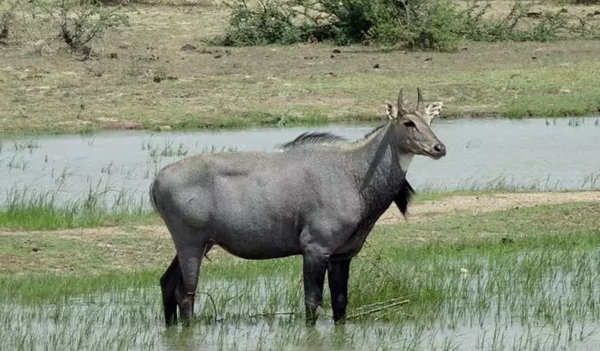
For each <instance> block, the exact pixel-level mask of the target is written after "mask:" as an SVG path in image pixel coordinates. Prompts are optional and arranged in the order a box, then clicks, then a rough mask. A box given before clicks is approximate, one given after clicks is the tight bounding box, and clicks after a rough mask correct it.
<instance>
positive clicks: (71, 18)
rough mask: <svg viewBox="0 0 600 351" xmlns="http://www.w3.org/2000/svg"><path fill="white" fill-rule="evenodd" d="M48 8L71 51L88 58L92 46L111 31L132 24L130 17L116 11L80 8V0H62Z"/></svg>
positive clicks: (82, 6)
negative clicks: (129, 20)
mask: <svg viewBox="0 0 600 351" xmlns="http://www.w3.org/2000/svg"><path fill="white" fill-rule="evenodd" d="M44 9H45V10H46V12H47V13H48V14H49V15H50V17H51V18H52V20H53V22H54V24H55V25H56V26H57V27H58V30H59V36H60V38H61V39H62V40H63V41H64V43H65V44H67V46H68V47H69V49H71V51H73V52H77V53H83V54H86V55H89V54H90V52H91V47H90V45H91V43H92V42H93V41H96V40H100V39H101V38H102V37H103V36H104V34H105V33H106V31H107V30H109V29H111V28H114V27H118V26H122V25H127V24H128V23H129V22H128V19H129V18H128V16H127V15H125V14H123V13H120V12H117V10H115V9H108V8H102V7H97V6H94V5H90V4H87V5H86V4H82V5H80V1H79V0H59V1H57V2H55V3H53V5H51V7H44Z"/></svg>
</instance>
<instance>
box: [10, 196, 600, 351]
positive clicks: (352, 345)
mask: <svg viewBox="0 0 600 351" xmlns="http://www.w3.org/2000/svg"><path fill="white" fill-rule="evenodd" d="M598 210H600V205H599V204H598V203H572V204H564V205H559V206H542V207H536V208H529V209H512V210H508V211H499V212H492V213H488V214H484V215H479V216H476V217H474V216H473V215H472V214H458V215H448V216H444V217H442V218H439V219H436V220H431V221H424V222H416V223H407V224H398V225H392V226H378V227H376V229H375V230H374V232H373V233H372V236H371V237H370V239H369V242H368V244H367V246H366V247H365V248H364V250H363V252H362V253H361V254H360V256H359V257H358V258H356V259H355V260H354V262H353V266H352V272H351V273H352V277H351V290H350V291H351V296H350V297H351V302H350V306H351V308H350V315H353V314H354V315H355V316H356V317H355V318H352V321H351V322H350V323H349V324H348V325H347V326H346V328H345V330H344V331H341V334H338V333H333V330H330V329H332V327H331V326H330V325H329V324H328V322H326V321H321V322H320V323H319V327H318V328H317V330H315V331H312V332H311V331H310V330H307V329H305V328H304V327H303V326H302V313H303V308H302V295H301V291H302V290H301V285H302V284H301V278H300V273H299V272H300V266H301V265H300V260H299V259H298V258H290V259H283V260H270V261H264V262H257V261H242V260H238V259H233V258H231V257H230V256H228V255H225V254H224V253H222V252H215V253H213V254H210V255H209V257H211V260H210V261H207V262H206V263H205V265H204V266H203V267H204V268H203V271H202V283H201V286H200V288H199V290H200V291H204V292H207V293H208V294H210V297H209V296H208V295H206V294H200V295H199V299H200V304H199V306H198V312H199V321H200V323H199V324H198V325H196V326H194V327H192V328H191V329H190V330H188V331H187V332H185V331H179V330H175V331H171V332H172V333H164V332H162V321H161V315H160V313H161V306H160V297H159V291H158V288H157V286H156V283H157V278H158V276H159V275H160V272H161V271H162V269H164V268H165V267H166V265H167V264H168V262H169V260H170V258H171V257H172V254H173V252H172V248H171V246H170V242H168V240H169V239H168V238H166V237H165V236H164V233H163V234H159V233H155V232H152V231H148V230H145V229H144V228H143V227H137V228H135V229H134V228H133V227H132V228H119V229H115V231H114V233H112V234H110V235H105V236H103V237H98V236H94V235H93V231H87V232H85V231H83V230H82V231H79V232H78V231H66V232H61V233H60V234H59V235H57V233H56V232H55V233H45V232H39V233H11V234H6V233H5V234H2V240H3V242H4V243H5V245H2V247H1V248H0V250H1V251H0V258H1V260H2V266H3V272H2V273H0V291H2V294H1V296H2V299H1V302H0V306H1V307H0V310H2V311H3V313H2V314H1V315H2V323H0V336H2V338H3V340H4V345H5V346H6V345H8V346H7V347H9V346H10V349H14V350H24V349H28V348H29V347H30V346H32V345H41V344H44V343H46V344H45V345H46V346H47V347H49V348H50V349H59V348H60V349H63V348H65V347H66V348H67V349H76V348H77V347H78V348H79V349H81V348H93V349H100V350H105V349H106V350H108V349H111V350H114V349H128V348H129V349H131V348H140V349H159V350H167V349H189V348H190V347H192V345H195V347H198V345H202V346H204V347H208V348H214V349H217V350H225V349H227V350H235V349H248V348H252V349H255V348H256V349H258V348H263V349H270V348H276V349H282V350H283V349H295V348H304V347H313V348H314V347H317V346H315V345H314V343H315V342H316V343H317V345H318V347H319V348H320V349H344V350H361V349H364V348H365V347H367V346H369V345H370V346H369V347H372V346H373V345H378V348H379V349H382V350H395V349H414V350H417V349H423V348H426V349H432V350H433V349H437V350H452V349H457V347H459V345H462V347H470V345H475V346H479V348H480V349H484V350H508V349H511V350H515V349H516V350H532V349H540V350H541V349H543V350H559V349H564V348H565V347H566V348H568V349H585V346H586V345H593V344H590V342H595V341H597V340H598V339H597V338H598V337H599V335H598V333H597V320H598V316H600V302H599V301H600V295H598V289H597V288H596V286H597V284H596V282H597V279H598V278H599V277H598V272H600V270H598V255H599V252H598V249H597V248H598V244H600V241H599V240H600V235H598V234H600V233H599V232H598V228H599V224H600V223H599V222H598V221H599V220H598V218H597V216H595V214H596V213H598ZM32 239H33V240H37V241H38V243H40V244H41V245H40V250H38V251H36V252H32V251H31V249H30V248H27V247H23V245H24V243H25V242H27V240H32ZM19 260H20V261H21V262H22V264H21V265H19V264H17V265H14V262H15V261H19ZM11 267H12V268H11ZM211 299H212V300H213V301H214V304H213V302H211ZM391 299H396V300H394V301H399V300H401V301H404V300H408V302H407V303H405V304H402V305H399V306H396V307H389V308H383V309H380V310H379V311H375V309H374V308H373V305H372V304H373V303H376V302H381V301H390V300H391ZM328 306H329V302H328V301H327V302H326V309H325V310H326V313H329V312H328V311H329V310H328ZM384 306H385V304H384ZM283 312H285V314H277V313H283ZM360 313H363V314H362V315H361V316H358V315H359V314H360ZM215 318H216V319H217V320H220V321H221V322H214V319H215ZM324 319H325V320H326V318H324ZM39 323H49V324H50V328H49V329H46V328H44V327H35V325H38V324H39ZM11 325H12V327H13V328H16V329H12V330H13V332H9V330H11ZM108 325H111V326H113V327H115V328H116V330H113V329H112V328H111V329H106V326H108ZM31 328H37V329H36V333H27V330H31ZM14 330H17V332H14ZM117 330H118V332H117ZM99 331H102V332H101V333H102V335H100V334H98V333H99ZM315 333H316V334H315ZM465 333H466V334H467V335H472V337H473V338H476V339H477V340H473V338H471V339H464V338H462V337H461V335H465ZM61 335H68V336H69V337H68V338H67V337H65V336H61ZM134 335H143V336H141V337H134ZM586 343H587V344H586ZM73 345H76V346H73ZM311 345H312V346H311ZM411 345H412V346H411ZM536 345H537V346H536ZM475 346H473V347H475ZM582 347H583V348H582Z"/></svg>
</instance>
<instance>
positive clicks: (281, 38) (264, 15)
mask: <svg viewBox="0 0 600 351" xmlns="http://www.w3.org/2000/svg"><path fill="white" fill-rule="evenodd" d="M229 6H230V7H231V8H232V13H231V17H230V19H229V28H228V30H227V32H226V34H225V36H224V37H223V38H222V40H221V41H222V42H221V44H222V45H226V46H246V45H267V44H293V43H297V42H299V41H300V40H301V34H300V29H299V28H298V27H297V26H295V25H294V24H293V23H292V20H293V17H294V15H293V13H292V12H291V11H289V9H287V8H286V7H285V6H281V4H279V3H278V2H275V1H271V0H264V1H259V3H258V4H256V6H250V5H248V3H247V2H246V1H238V2H237V3H233V4H229Z"/></svg>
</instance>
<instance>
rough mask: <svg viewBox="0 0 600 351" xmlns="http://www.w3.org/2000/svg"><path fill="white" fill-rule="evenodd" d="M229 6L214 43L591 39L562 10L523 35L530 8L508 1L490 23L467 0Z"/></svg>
mask: <svg viewBox="0 0 600 351" xmlns="http://www.w3.org/2000/svg"><path fill="white" fill-rule="evenodd" d="M599 1H600V0H599ZM229 6H230V7H231V9H232V13H231V18H230V26H229V28H228V29H227V32H226V35H225V36H224V37H223V38H220V39H219V40H218V41H217V42H218V44H221V45H264V44H292V43H297V42H302V41H307V40H317V41H333V42H334V43H336V44H351V43H380V44H388V45H389V44H391V45H401V46H404V47H407V48H420V49H424V50H427V49H434V50H454V49H456V48H457V46H458V45H459V43H460V41H461V39H462V38H466V39H469V40H476V41H507V40H515V41H548V40H554V39H557V38H560V37H561V36H562V35H563V34H569V35H576V36H581V37H594V36H597V28H594V27H592V26H591V22H589V21H587V20H586V19H585V18H576V19H574V18H573V17H571V16H570V15H568V14H567V12H565V11H557V12H547V13H545V14H543V15H542V14H539V15H538V14H537V13H536V16H538V17H540V18H538V19H536V20H535V21H534V22H533V24H532V25H531V24H530V25H528V26H525V29H524V28H523V26H521V24H522V23H521V22H522V20H523V19H525V18H527V17H528V15H529V9H530V8H529V7H530V4H529V3H525V2H522V1H517V2H515V4H514V6H513V8H512V9H511V11H510V13H509V14H508V15H507V16H506V17H504V18H502V19H500V20H492V21H490V20H489V19H484V15H485V14H486V11H487V10H488V9H489V6H484V7H479V4H478V3H477V2H473V3H472V4H471V5H470V6H468V7H467V8H466V9H461V8H459V6H458V5H457V4H456V3H453V2H451V1H448V0H288V1H286V2H282V1H276V0H262V1H258V3H257V4H256V3H255V6H251V5H249V3H248V2H247V0H235V1H234V2H233V3H229ZM571 23H578V25H575V26H574V25H573V24H571Z"/></svg>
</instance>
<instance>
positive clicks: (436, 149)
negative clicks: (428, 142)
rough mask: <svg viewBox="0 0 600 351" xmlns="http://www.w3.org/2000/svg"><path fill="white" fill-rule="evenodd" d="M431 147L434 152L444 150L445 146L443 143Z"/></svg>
mask: <svg viewBox="0 0 600 351" xmlns="http://www.w3.org/2000/svg"><path fill="white" fill-rule="evenodd" d="M433 149H434V150H435V152H445V151H446V146H444V144H435V146H434V147H433Z"/></svg>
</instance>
